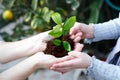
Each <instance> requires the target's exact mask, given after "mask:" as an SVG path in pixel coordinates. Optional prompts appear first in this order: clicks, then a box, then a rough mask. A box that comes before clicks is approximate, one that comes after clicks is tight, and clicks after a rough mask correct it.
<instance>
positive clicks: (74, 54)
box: [68, 51, 81, 58]
mask: <svg viewBox="0 0 120 80" xmlns="http://www.w3.org/2000/svg"><path fill="white" fill-rule="evenodd" d="M68 54H69V55H71V56H73V57H75V58H78V57H80V56H81V52H78V51H71V52H69V53H68Z"/></svg>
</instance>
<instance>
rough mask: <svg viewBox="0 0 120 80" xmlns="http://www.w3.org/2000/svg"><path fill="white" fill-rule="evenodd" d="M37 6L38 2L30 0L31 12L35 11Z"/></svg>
mask: <svg viewBox="0 0 120 80" xmlns="http://www.w3.org/2000/svg"><path fill="white" fill-rule="evenodd" d="M37 5H38V0H32V4H31V7H32V9H33V10H36V9H37Z"/></svg>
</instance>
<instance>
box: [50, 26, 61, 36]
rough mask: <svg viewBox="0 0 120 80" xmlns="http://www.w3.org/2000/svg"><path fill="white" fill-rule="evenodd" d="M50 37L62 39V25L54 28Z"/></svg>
mask: <svg viewBox="0 0 120 80" xmlns="http://www.w3.org/2000/svg"><path fill="white" fill-rule="evenodd" d="M49 35H51V36H54V37H55V38H58V37H60V36H61V35H62V28H61V25H56V26H55V27H53V30H52V31H50V32H49Z"/></svg>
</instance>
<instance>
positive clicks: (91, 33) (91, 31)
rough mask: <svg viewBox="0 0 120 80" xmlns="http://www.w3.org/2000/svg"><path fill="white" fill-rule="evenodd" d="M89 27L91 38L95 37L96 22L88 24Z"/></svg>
mask: <svg viewBox="0 0 120 80" xmlns="http://www.w3.org/2000/svg"><path fill="white" fill-rule="evenodd" d="M88 28H89V38H94V24H93V23H90V24H89V25H88Z"/></svg>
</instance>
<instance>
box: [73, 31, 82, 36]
mask: <svg viewBox="0 0 120 80" xmlns="http://www.w3.org/2000/svg"><path fill="white" fill-rule="evenodd" d="M82 35H83V33H82V32H80V31H79V32H78V33H77V34H76V35H75V37H78V36H80V37H81V36H82Z"/></svg>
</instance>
